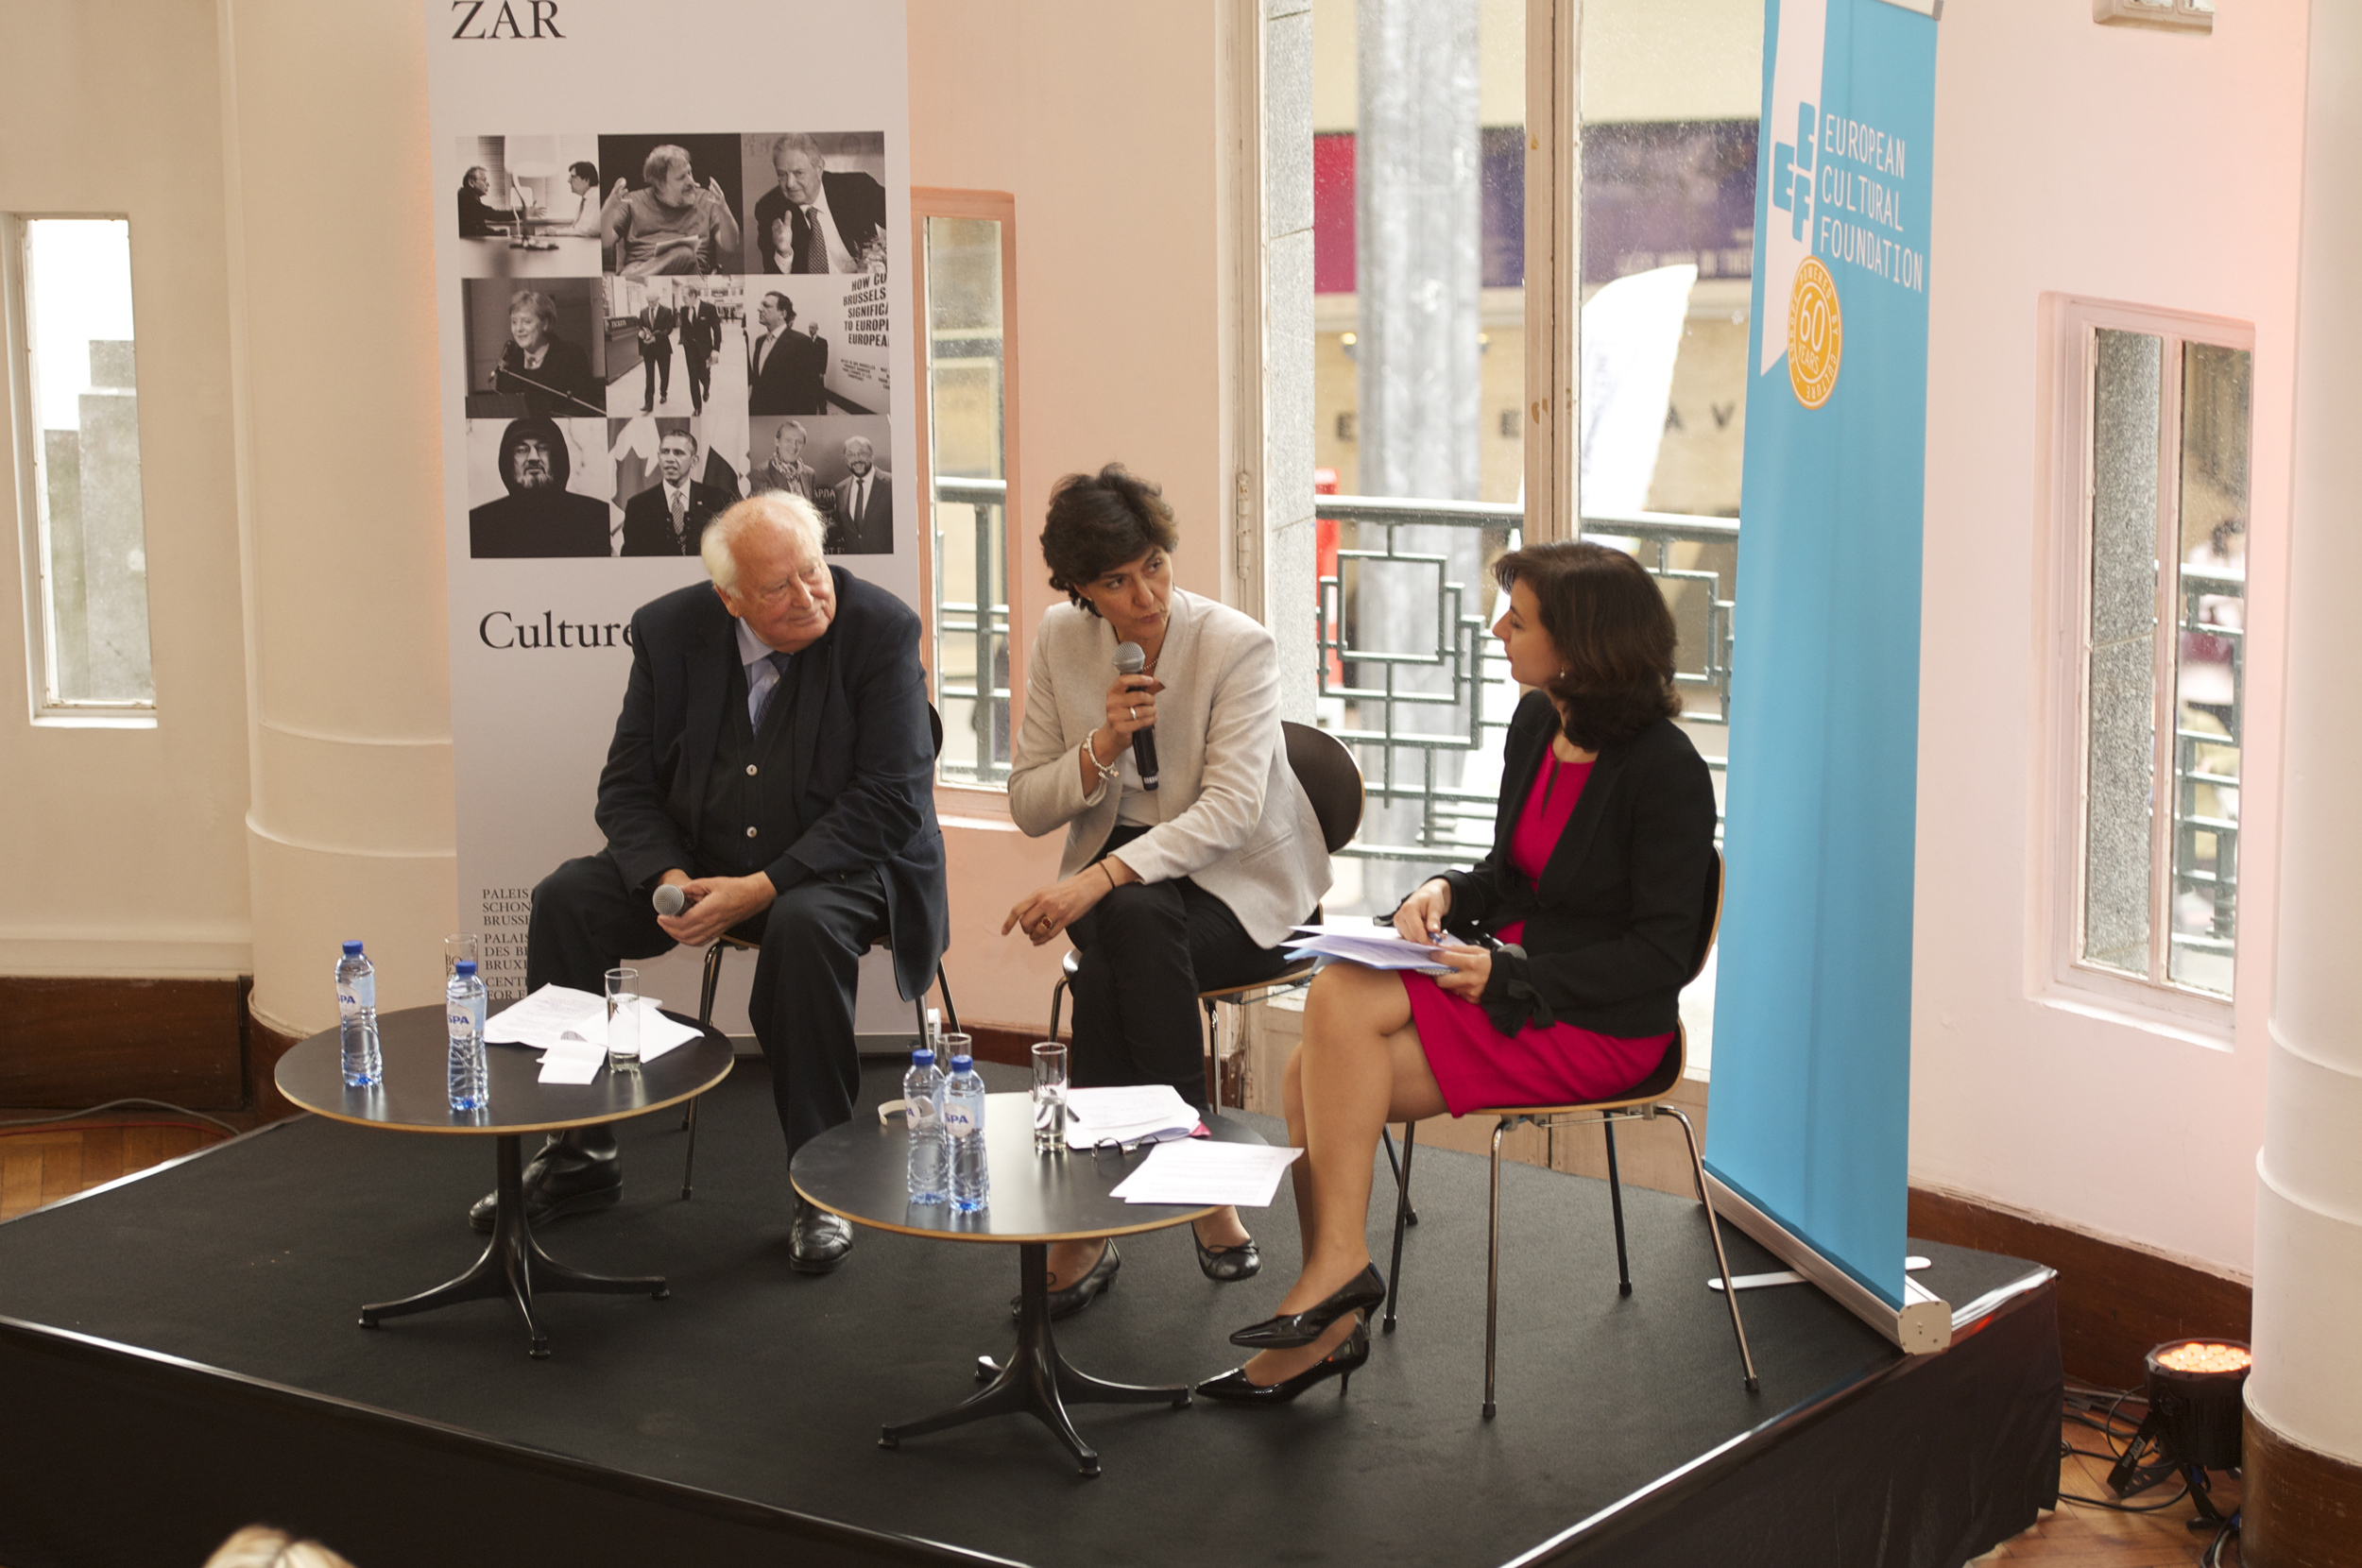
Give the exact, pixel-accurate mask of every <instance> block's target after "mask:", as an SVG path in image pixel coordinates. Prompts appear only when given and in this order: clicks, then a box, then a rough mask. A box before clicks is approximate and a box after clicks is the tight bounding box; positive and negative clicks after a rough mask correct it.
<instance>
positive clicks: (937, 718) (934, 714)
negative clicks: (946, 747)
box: [927, 702, 943, 762]
mask: <svg viewBox="0 0 2362 1568" xmlns="http://www.w3.org/2000/svg"><path fill="white" fill-rule="evenodd" d="M927 728H928V729H929V730H930V731H932V732H933V735H934V738H935V760H936V761H938V762H940V761H942V760H943V710H942V709H941V708H939V707H935V705H934V704H933V703H932V702H931V703H929V704H928V705H927Z"/></svg>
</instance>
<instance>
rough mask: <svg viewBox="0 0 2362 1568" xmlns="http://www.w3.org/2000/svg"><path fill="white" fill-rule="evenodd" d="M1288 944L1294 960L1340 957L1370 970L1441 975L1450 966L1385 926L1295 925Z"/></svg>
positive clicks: (1430, 949) (1425, 946)
mask: <svg viewBox="0 0 2362 1568" xmlns="http://www.w3.org/2000/svg"><path fill="white" fill-rule="evenodd" d="M1295 929H1296V934H1295V935H1294V936H1293V937H1292V938H1290V939H1289V941H1288V944H1287V946H1288V956H1289V957H1290V958H1292V959H1293V958H1341V959H1348V960H1351V961H1352V962H1353V963H1361V964H1367V965H1368V966H1369V967H1370V968H1373V969H1413V970H1417V971H1418V972H1419V973H1421V974H1428V975H1444V974H1449V973H1450V972H1451V965H1449V964H1447V963H1437V962H1436V961H1435V954H1436V949H1435V948H1434V947H1432V946H1429V945H1428V944H1427V943H1424V942H1406V941H1404V940H1403V939H1402V935H1401V933H1399V932H1397V931H1395V929H1392V928H1391V927H1385V926H1358V927H1350V928H1348V927H1342V926H1298V927H1297V928H1295Z"/></svg>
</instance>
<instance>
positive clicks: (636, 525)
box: [624, 480, 733, 555]
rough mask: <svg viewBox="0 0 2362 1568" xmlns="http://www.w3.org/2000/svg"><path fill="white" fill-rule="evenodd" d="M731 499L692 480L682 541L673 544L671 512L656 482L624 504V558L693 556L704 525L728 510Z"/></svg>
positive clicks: (659, 485) (661, 485)
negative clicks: (639, 556)
mask: <svg viewBox="0 0 2362 1568" xmlns="http://www.w3.org/2000/svg"><path fill="white" fill-rule="evenodd" d="M732 499H733V498H732V497H730V496H727V495H725V494H723V493H722V492H721V491H720V490H717V489H714V488H712V487H711V486H706V485H700V484H698V483H697V482H696V481H695V480H691V481H690V482H689V515H688V518H687V520H686V521H687V527H686V528H685V530H684V531H683V533H682V536H681V542H680V543H678V544H675V543H674V542H673V511H672V508H671V507H670V506H668V505H666V504H665V501H664V482H663V481H662V480H659V481H658V482H657V483H655V484H654V485H651V486H648V487H647V488H646V489H644V490H642V491H641V492H640V493H639V494H638V495H636V496H634V497H632V498H631V499H630V500H629V501H627V502H625V503H624V554H626V555H694V554H696V553H697V541H698V539H699V538H701V537H703V536H704V534H705V531H706V524H707V523H709V522H711V521H712V520H714V519H715V518H718V517H720V516H721V515H722V514H723V513H724V512H727V511H728V510H729V505H730V502H731V500H732Z"/></svg>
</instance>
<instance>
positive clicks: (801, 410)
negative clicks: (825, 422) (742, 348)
mask: <svg viewBox="0 0 2362 1568" xmlns="http://www.w3.org/2000/svg"><path fill="white" fill-rule="evenodd" d="M761 349H762V333H761V332H757V333H756V334H755V335H754V337H753V338H752V339H750V340H749V341H748V342H747V344H746V412H747V413H749V414H826V413H827V412H828V411H829V394H828V390H827V385H826V383H827V380H828V374H829V340H828V339H827V338H825V337H813V335H812V334H811V333H809V332H797V331H796V330H795V329H794V328H793V327H791V328H789V329H788V330H787V332H786V334H785V335H784V336H782V337H781V338H780V339H779V342H778V343H776V344H774V345H772V348H771V355H770V357H769V358H768V359H765V360H764V361H763V362H762V370H761V371H759V372H758V371H757V370H756V368H755V359H756V356H757V355H758V354H759V353H760V352H761Z"/></svg>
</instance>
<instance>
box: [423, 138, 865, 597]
mask: <svg viewBox="0 0 2362 1568" xmlns="http://www.w3.org/2000/svg"><path fill="white" fill-rule="evenodd" d="M453 163H454V166H453V168H452V169H451V171H450V178H451V180H452V184H453V186H454V188H455V190H456V196H455V197H454V201H455V204H456V207H457V212H456V213H455V215H454V217H453V218H447V219H446V220H445V221H446V222H453V221H455V222H456V223H457V225H458V235H459V244H460V249H461V252H462V263H461V266H460V281H459V290H460V297H459V307H460V323H461V334H462V341H463V342H464V344H465V354H464V361H465V366H466V376H467V383H466V389H465V394H464V396H465V402H466V418H467V492H468V507H469V510H468V554H470V555H471V557H473V558H475V559H478V560H484V559H491V558H499V557H515V556H552V555H694V554H697V549H698V542H699V537H700V536H701V535H702V533H703V532H704V529H705V525H706V522H707V520H710V519H711V518H713V517H715V516H717V515H719V514H720V513H721V512H722V511H723V510H724V509H726V508H727V507H728V506H729V504H730V503H732V502H735V501H737V500H739V499H740V498H741V497H744V496H749V495H754V494H757V493H759V492H761V491H763V490H790V491H793V492H795V493H796V494H797V495H800V496H803V497H805V498H806V499H807V500H809V501H810V502H811V503H813V507H814V508H815V509H816V510H818V512H819V513H820V516H821V519H822V520H823V521H824V522H825V523H826V524H827V527H828V534H827V541H828V542H827V548H828V551H829V553H830V554H848V555H865V554H892V553H893V551H894V546H895V527H894V486H893V476H892V475H891V474H890V473H889V472H888V471H887V468H886V465H887V463H888V461H889V460H890V458H891V456H892V452H893V447H892V443H891V441H890V440H889V439H888V433H889V430H890V428H891V425H890V418H891V415H892V412H893V411H892V407H891V390H892V388H891V386H890V384H889V377H888V373H887V366H888V360H887V352H886V350H887V341H886V339H887V326H886V323H887V310H886V300H887V295H886V289H887V286H888V285H887V276H888V268H887V246H888V243H889V237H888V233H887V223H886V193H885V138H884V136H883V135H882V134H881V133H877V132H836V133H820V132H812V133H803V132H773V133H763V134H752V133H748V134H739V135H703V136H588V135H584V136H471V137H463V138H461V139H460V140H459V143H458V145H457V146H456V147H455V148H454V156H453Z"/></svg>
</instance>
